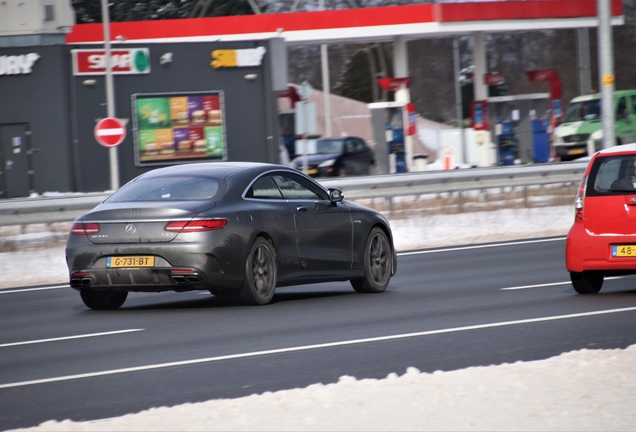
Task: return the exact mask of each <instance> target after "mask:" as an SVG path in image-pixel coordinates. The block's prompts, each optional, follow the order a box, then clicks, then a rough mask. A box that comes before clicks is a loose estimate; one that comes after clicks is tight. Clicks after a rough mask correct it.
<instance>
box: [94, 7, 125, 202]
mask: <svg viewBox="0 0 636 432" xmlns="http://www.w3.org/2000/svg"><path fill="white" fill-rule="evenodd" d="M102 21H103V26H104V54H105V56H106V112H107V116H108V117H111V118H114V117H115V90H114V85H113V71H112V66H111V58H110V16H109V15H108V1H107V0H102ZM124 131H125V129H124ZM122 139H123V138H122ZM98 141H99V140H98ZM108 159H109V162H110V189H111V190H112V191H116V190H117V189H119V162H118V157H117V146H116V145H115V146H111V147H110V148H109V149H108Z"/></svg>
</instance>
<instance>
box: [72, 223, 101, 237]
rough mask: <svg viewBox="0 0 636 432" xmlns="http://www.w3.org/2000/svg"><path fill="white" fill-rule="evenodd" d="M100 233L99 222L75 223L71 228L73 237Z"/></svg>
mask: <svg viewBox="0 0 636 432" xmlns="http://www.w3.org/2000/svg"><path fill="white" fill-rule="evenodd" d="M98 232H99V224H98V223H97V222H75V223H73V226H71V234H72V235H83V234H86V235H89V234H97V233H98Z"/></svg>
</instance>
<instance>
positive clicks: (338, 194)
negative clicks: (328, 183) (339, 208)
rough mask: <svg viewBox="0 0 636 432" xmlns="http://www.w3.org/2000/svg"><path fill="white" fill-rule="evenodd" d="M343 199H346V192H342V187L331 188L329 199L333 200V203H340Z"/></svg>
mask: <svg viewBox="0 0 636 432" xmlns="http://www.w3.org/2000/svg"><path fill="white" fill-rule="evenodd" d="M343 199H344V194H343V193H342V191H341V190H340V189H332V188H329V201H331V204H336V203H339V202H340V201H342V200H343Z"/></svg>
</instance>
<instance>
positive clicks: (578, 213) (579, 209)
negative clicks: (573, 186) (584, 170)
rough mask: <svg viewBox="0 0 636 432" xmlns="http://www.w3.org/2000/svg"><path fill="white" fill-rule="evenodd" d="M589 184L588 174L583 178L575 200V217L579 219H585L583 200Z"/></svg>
mask: <svg viewBox="0 0 636 432" xmlns="http://www.w3.org/2000/svg"><path fill="white" fill-rule="evenodd" d="M586 185H587V174H586V175H584V176H583V178H582V179H581V183H580V184H579V191H578V192H577V193H576V199H575V200H574V211H575V213H574V217H575V218H576V219H578V220H583V201H584V200H585V187H586Z"/></svg>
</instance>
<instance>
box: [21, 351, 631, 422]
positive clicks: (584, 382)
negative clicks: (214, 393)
mask: <svg viewBox="0 0 636 432" xmlns="http://www.w3.org/2000/svg"><path fill="white" fill-rule="evenodd" d="M398 372H400V373H401V374H402V375H401V376H398V375H396V374H395V373H392V374H390V375H389V376H387V378H386V379H382V380H375V379H364V380H360V381H358V380H356V379H355V378H353V377H348V376H343V377H341V378H340V380H339V381H338V383H335V384H327V385H323V384H314V385H311V386H309V387H307V388H303V389H293V390H285V391H278V392H275V393H271V392H267V393H264V394H261V395H256V394H255V395H251V396H248V397H243V398H238V399H221V400H212V401H208V402H203V403H195V404H184V405H179V406H176V407H172V408H167V407H163V408H153V409H150V410H148V411H143V412H141V413H138V414H129V415H126V416H123V417H119V418H112V419H107V420H101V421H94V422H82V423H79V422H71V421H68V420H67V421H62V422H55V421H49V422H45V423H43V424H41V425H40V426H39V427H38V428H33V429H29V430H40V431H141V430H152V431H164V430H167V431H173V430H184V431H186V430H191V431H198V430H205V431H212V430H221V431H230V430H247V431H251V430H275V431H282V430H290V431H300V430H317V431H325V430H343V431H350V430H364V431H370V430H390V431H396V430H401V431H406V430H454V431H458V430H558V431H565V430H577V431H582V430H592V431H598V430H604V431H608V430H620V431H627V430H634V429H636V414H635V412H634V409H633V405H634V402H635V401H636V386H635V385H634V379H635V378H634V377H636V345H635V346H631V347H629V348H627V349H625V350H604V351H603V350H596V351H591V350H581V351H575V352H570V353H566V354H562V355H560V356H558V357H553V358H550V359H547V360H541V361H535V362H526V363H522V362H517V363H514V364H503V365H499V366H488V367H473V368H468V369H462V370H457V371H452V372H440V371H438V372H434V373H420V372H419V371H418V370H417V369H415V368H409V369H407V371H406V373H404V371H398Z"/></svg>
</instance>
